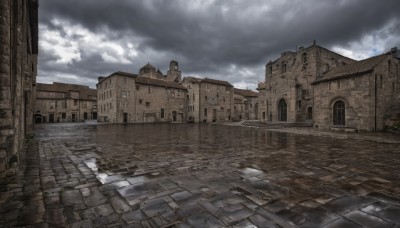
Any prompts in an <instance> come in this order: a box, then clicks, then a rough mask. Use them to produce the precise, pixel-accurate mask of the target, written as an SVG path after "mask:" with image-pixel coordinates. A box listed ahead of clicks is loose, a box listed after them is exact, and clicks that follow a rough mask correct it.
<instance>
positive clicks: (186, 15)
mask: <svg viewBox="0 0 400 228" xmlns="http://www.w3.org/2000/svg"><path fill="white" fill-rule="evenodd" d="M40 3H41V4H40V23H41V24H42V25H46V26H48V27H47V28H48V29H50V30H56V31H59V32H60V33H61V34H63V35H65V34H66V33H65V27H63V26H61V25H60V24H57V23H54V20H55V19H58V20H65V21H68V22H69V23H70V24H72V25H73V24H78V25H81V26H82V27H84V28H86V29H88V30H90V31H91V32H92V33H94V34H102V35H106V36H107V38H108V40H111V41H115V42H122V41H129V39H130V37H129V36H131V37H136V38H137V39H138V40H140V42H136V43H137V47H136V49H137V51H138V52H139V55H138V56H137V58H136V59H134V60H136V61H139V62H140V63H144V62H146V61H150V62H152V63H153V64H154V65H157V66H161V67H165V66H167V63H168V61H169V60H170V59H177V60H178V61H179V62H180V66H181V68H182V71H183V73H184V74H185V75H187V74H192V73H193V74H199V75H205V76H206V75H209V76H212V75H217V76H218V77H220V78H224V79H227V80H232V82H233V83H234V82H239V81H241V80H242V78H240V77H243V76H245V75H246V74H245V73H244V74H242V75H240V74H239V73H238V74H235V72H231V71H232V70H235V69H236V70H238V69H241V68H251V69H252V71H253V74H247V76H248V77H247V78H245V80H247V81H250V80H253V81H254V82H255V81H257V80H262V75H263V68H264V67H263V64H265V62H267V61H268V60H269V59H271V58H276V57H277V56H278V55H279V54H280V53H281V52H283V51H286V50H294V49H295V48H296V46H307V45H310V44H311V43H312V40H314V39H315V40H317V42H318V43H319V44H321V45H323V46H325V47H328V48H330V47H332V46H335V45H336V46H341V47H344V48H351V47H352V45H353V44H354V42H357V41H360V40H361V39H362V38H363V37H364V36H366V35H368V34H372V33H374V32H376V31H379V30H380V29H382V28H384V27H385V26H387V25H388V24H389V23H392V26H391V27H390V28H389V30H388V31H390V32H389V33H387V32H386V34H385V36H393V37H399V35H400V31H399V27H400V26H399V23H400V20H399V15H398V9H399V6H400V2H399V1H398V0H385V1H376V0H341V1H319V0H303V1H276V2H272V1H268V2H267V1H263V0H253V1H251V0H250V1H234V0H233V1H232V0H229V1H228V0H226V1H224V0H221V1H210V0H205V1H196V0H195V1H185V0H159V1H155V0H154V1H131V0H119V1H111V0H85V1H82V0H69V1H64V0H51V1H49V0H47V1H46V0H43V1H41V2H40ZM121 37H125V38H124V39H122V38H121ZM71 38H73V37H71ZM384 38H385V37H383V38H382V39H384ZM390 40H391V42H390V43H387V44H385V46H384V48H385V49H388V48H390V47H391V46H395V45H398V46H399V41H398V39H397V41H396V38H394V39H390ZM371 48H372V47H371ZM150 52H151V53H152V54H146V55H145V54H144V53H150ZM82 53H83V54H81V58H80V60H75V61H73V62H72V63H69V64H68V67H65V69H62V70H65V71H69V72H70V73H71V71H72V72H73V73H72V74H78V73H81V74H82V73H84V72H86V73H85V75H89V74H90V73H91V74H92V76H87V77H95V76H97V74H102V73H103V74H104V73H110V72H112V71H115V70H123V69H127V68H128V69H130V70H129V71H130V72H132V71H133V69H134V67H133V66H127V65H128V64H104V63H103V61H102V58H101V57H100V56H99V54H95V53H91V54H90V53H86V54H85V51H84V50H83V51H82ZM157 53H160V55H157ZM42 54H44V55H45V56H42V57H41V60H42V62H40V64H41V63H43V66H42V67H41V68H40V69H42V70H43V71H46V70H47V69H50V68H51V67H52V66H48V65H46V61H45V60H46V59H47V58H51V57H48V56H46V55H48V53H46V52H45V53H42ZM142 54H143V55H142ZM161 55H162V56H163V57H160V56H161ZM150 58H151V59H150ZM233 66H235V67H236V68H235V67H233ZM135 67H136V70H137V68H138V67H139V66H135ZM112 69H115V70H112ZM229 69H231V71H230V70H229ZM51 70H54V71H55V72H56V70H57V69H51ZM163 70H165V69H163ZM227 74H230V75H227Z"/></svg>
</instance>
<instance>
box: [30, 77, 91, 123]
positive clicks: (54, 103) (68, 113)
mask: <svg viewBox="0 0 400 228" xmlns="http://www.w3.org/2000/svg"><path fill="white" fill-rule="evenodd" d="M34 111H35V114H34V117H35V123H56V122H57V123H58V122H77V121H84V120H95V119H97V91H96V89H91V88H89V87H88V86H83V85H75V84H65V83H59V82H54V83H53V84H42V83H37V86H36V104H35V109H34Z"/></svg>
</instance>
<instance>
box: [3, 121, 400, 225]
mask: <svg viewBox="0 0 400 228" xmlns="http://www.w3.org/2000/svg"><path fill="white" fill-rule="evenodd" d="M36 137H37V138H36V140H37V142H38V151H37V152H36V153H39V155H40V167H38V169H40V173H39V174H38V175H37V176H36V177H35V178H37V180H39V181H36V182H35V183H37V184H36V185H33V187H34V186H36V187H37V189H38V192H41V194H42V198H40V197H39V198H38V199H39V200H37V201H34V202H36V203H37V204H38V205H39V206H40V205H42V206H44V205H45V209H44V210H41V211H40V212H39V213H38V214H37V215H34V216H33V215H31V217H32V216H33V217H34V219H32V218H29V215H26V217H27V219H25V220H24V219H23V220H21V221H20V222H19V223H17V224H20V225H21V224H39V223H48V224H53V225H54V224H57V225H71V226H83V225H87V226H89V227H90V226H102V225H121V226H126V225H128V224H129V225H132V226H133V225H135V226H138V227H141V226H143V227H148V226H154V227H162V226H172V227H187V226H193V227H218V226H220V227H224V226H227V227H229V226H233V227H245V226H251V225H254V226H258V227H296V226H299V227H341V226H346V225H352V226H356V227H357V226H367V227H369V226H373V227H391V226H393V225H399V224H400V220H399V218H398V216H397V215H398V214H399V213H400V200H399V191H400V187H399V177H400V176H399V175H400V173H399V171H398V167H399V163H400V154H399V152H400V149H399V147H398V144H396V143H392V144H391V143H385V144H384V143H377V142H373V141H368V140H344V139H338V138H332V137H317V136H311V135H298V134H289V133H279V132H273V131H268V130H265V129H263V128H249V127H236V126H225V125H212V124H211V125H209V124H200V125H199V124H135V125H122V124H120V125H109V124H99V125H96V124H92V125H91V124H59V125H52V124H50V125H41V126H38V127H37V129H36ZM32 178H33V177H32ZM33 187H32V189H34V188H33ZM41 200H42V203H40V201H41ZM24 204H26V202H24ZM52 208H54V209H52ZM57 216H58V217H57ZM61 218H62V219H61ZM32 221H33V222H32ZM9 224H12V222H11V223H9Z"/></svg>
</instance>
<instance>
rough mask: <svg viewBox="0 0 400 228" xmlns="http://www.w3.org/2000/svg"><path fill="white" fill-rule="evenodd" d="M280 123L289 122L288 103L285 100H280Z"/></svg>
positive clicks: (278, 104)
mask: <svg viewBox="0 0 400 228" xmlns="http://www.w3.org/2000/svg"><path fill="white" fill-rule="evenodd" d="M277 106H278V121H282V122H287V102H286V100H285V98H281V99H279V100H278V103H277Z"/></svg>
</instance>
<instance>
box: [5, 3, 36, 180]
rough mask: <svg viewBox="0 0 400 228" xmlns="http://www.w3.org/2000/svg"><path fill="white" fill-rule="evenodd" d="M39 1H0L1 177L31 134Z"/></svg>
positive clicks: (14, 163) (15, 163) (12, 166)
mask: <svg viewBox="0 0 400 228" xmlns="http://www.w3.org/2000/svg"><path fill="white" fill-rule="evenodd" d="M37 14H38V1H37V0H29V1H23V0H12V1H11V0H2V1H1V2H0V179H2V178H4V177H5V176H7V174H8V173H13V171H15V168H16V167H17V166H18V164H19V161H20V160H21V157H22V156H23V154H20V151H21V149H22V146H23V143H22V142H23V140H24V138H25V137H26V136H27V135H30V134H32V128H33V103H34V100H35V99H34V96H35V77H36V68H37V67H36V66H37V54H38V15H37Z"/></svg>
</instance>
